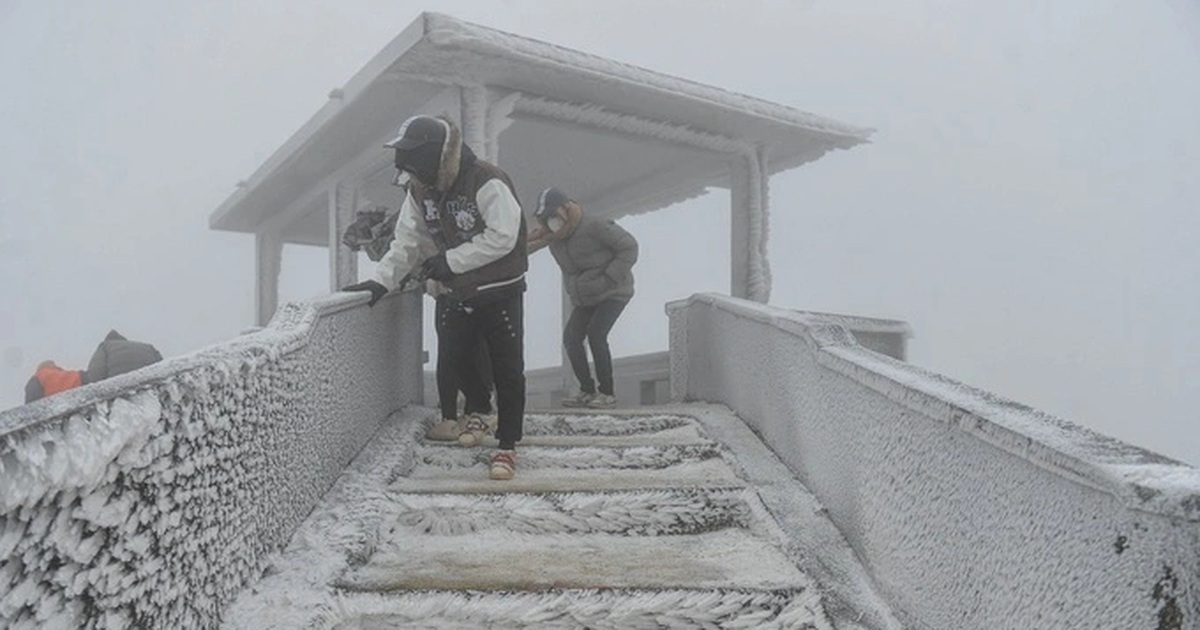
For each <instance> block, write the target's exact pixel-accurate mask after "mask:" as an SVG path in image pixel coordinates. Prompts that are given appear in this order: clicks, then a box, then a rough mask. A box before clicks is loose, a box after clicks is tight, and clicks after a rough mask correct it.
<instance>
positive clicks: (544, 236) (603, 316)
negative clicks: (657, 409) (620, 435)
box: [527, 187, 638, 409]
mask: <svg viewBox="0 0 1200 630" xmlns="http://www.w3.org/2000/svg"><path fill="white" fill-rule="evenodd" d="M534 216H535V218H537V220H538V226H537V227H536V228H534V230H533V231H532V232H530V234H529V237H528V239H527V242H528V243H529V251H530V253H533V252H534V251H537V250H538V249H540V248H542V247H549V248H550V253H551V254H552V255H553V256H554V260H555V262H557V263H558V266H559V269H561V270H562V273H563V279H564V282H565V284H566V290H567V295H568V296H569V297H570V299H571V306H572V309H571V316H570V317H569V318H568V320H567V324H566V326H565V327H564V330H563V347H564V348H565V349H566V351H567V358H568V359H569V360H570V362H571V369H572V370H573V371H574V372H575V378H577V379H578V380H579V388H580V392H579V394H578V395H576V396H574V397H570V398H566V399H564V400H563V401H562V404H563V406H565V407H584V406H586V407H593V408H600V409H603V408H610V407H613V406H615V405H616V397H615V396H614V395H613V367H612V352H611V351H610V350H609V347H608V333H609V331H611V330H612V327H613V324H615V323H616V321H617V318H618V317H620V315H621V312H622V311H624V310H625V306H626V305H627V304H628V303H629V300H630V299H632V298H633V265H634V263H636V262H637V258H638V243H637V239H635V238H634V237H633V235H632V234H630V233H629V232H627V231H625V229H624V228H622V227H621V226H619V225H617V224H616V223H614V222H613V221H612V220H610V219H604V218H601V217H596V216H592V215H588V214H587V213H586V212H584V210H583V208H582V207H581V206H580V205H579V204H578V203H577V202H575V201H574V200H573V199H571V198H570V197H568V196H567V195H566V193H564V192H563V191H561V190H559V189H558V188H553V187H552V188H547V189H545V190H544V191H542V194H541V195H539V196H538V204H537V209H536V211H535V212H534ZM585 339H586V340H587V345H588V347H589V348H591V350H592V360H593V361H594V362H595V364H596V377H595V379H594V380H593V378H592V373H591V369H590V367H589V366H588V358H587V353H586V351H585V350H584V347H583V342H584V340H585Z"/></svg>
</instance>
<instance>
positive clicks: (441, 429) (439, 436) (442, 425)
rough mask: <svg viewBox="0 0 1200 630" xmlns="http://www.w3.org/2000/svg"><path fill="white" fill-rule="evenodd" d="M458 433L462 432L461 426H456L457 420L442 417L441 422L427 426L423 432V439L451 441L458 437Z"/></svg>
mask: <svg viewBox="0 0 1200 630" xmlns="http://www.w3.org/2000/svg"><path fill="white" fill-rule="evenodd" d="M459 433H462V428H461V427H459V426H458V420H450V419H447V418H443V419H442V421H441V422H438V423H436V424H434V425H433V426H431V427H429V430H428V431H426V432H425V439H427V440H433V441H435V442H453V441H455V440H457V439H458V434H459Z"/></svg>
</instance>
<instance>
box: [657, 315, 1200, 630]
mask: <svg viewBox="0 0 1200 630" xmlns="http://www.w3.org/2000/svg"><path fill="white" fill-rule="evenodd" d="M668 312H669V314H670V317H671V372H672V394H673V396H675V397H677V398H680V399H688V400H708V401H713V402H720V403H724V404H726V405H728V406H729V407H731V408H732V409H733V410H734V411H735V412H736V413H737V414H738V415H739V416H740V417H741V418H742V419H743V420H745V421H746V422H747V424H749V425H750V426H751V427H752V428H753V429H754V430H755V431H756V432H758V433H759V434H760V435H761V436H762V437H763V439H764V441H765V442H766V443H767V444H768V445H769V446H770V447H771V448H772V449H773V450H774V451H775V452H776V453H777V454H778V455H779V456H780V458H781V459H783V460H784V461H785V462H786V463H787V464H788V466H789V467H790V468H791V469H792V470H793V471H795V472H796V474H797V475H798V476H799V477H800V479H801V480H802V481H803V482H804V483H805V485H806V486H807V487H808V488H809V489H810V490H812V491H813V493H814V494H815V495H816V496H817V497H818V499H819V500H820V501H821V503H822V504H823V505H824V506H825V507H826V508H827V509H828V510H829V514H830V517H831V518H832V519H833V521H834V522H835V523H836V524H837V525H838V527H839V528H840V529H841V531H842V532H843V533H844V534H845V535H846V537H847V538H848V539H849V540H850V542H851V544H852V545H853V546H854V547H855V549H856V550H857V551H858V553H859V554H860V556H861V557H862V558H863V560H864V562H865V563H866V565H867V568H868V570H869V571H870V572H871V574H872V577H873V579H874V581H875V582H876V584H878V585H879V587H880V588H881V590H882V592H883V593H884V595H885V596H887V597H888V599H889V602H890V603H891V604H892V606H893V607H894V609H895V610H896V612H897V613H898V614H900V615H901V617H902V618H903V619H904V620H905V622H906V625H913V626H916V627H933V628H965V627H971V628H1068V627H1069V628H1191V627H1197V624H1200V471H1198V470H1197V469H1195V468H1192V467H1189V466H1186V465H1184V464H1181V463H1178V462H1174V461H1172V460H1169V459H1167V458H1165V457H1162V456H1160V455H1157V454H1155V453H1151V452H1148V451H1145V450H1142V449H1139V448H1136V447H1133V446H1130V445H1127V444H1123V443H1121V442H1119V441H1117V440H1115V439H1112V438H1109V437H1106V436H1102V435H1099V434H1096V433H1094V432H1092V431H1089V430H1087V429H1084V428H1081V427H1078V426H1075V425H1072V424H1070V423H1068V422H1066V421H1064V420H1061V419H1059V418H1055V417H1053V416H1050V415H1048V414H1045V413H1043V412H1039V411H1037V410H1034V409H1031V408H1029V407H1027V406H1024V405H1020V404H1017V403H1014V402H1011V401H1007V400H1004V399H1001V398H999V397H997V396H995V395H992V394H989V393H987V392H984V391H980V390H977V389H974V388H971V387H968V386H965V385H963V384H961V383H957V382H954V381H952V380H951V379H948V378H946V377H943V376H940V375H937V374H933V373H930V372H928V371H925V370H922V369H920V368H917V367H915V366H912V365H908V364H905V363H901V362H899V361H895V360H892V359H890V358H888V357H884V356H882V355H879V354H876V353H873V352H870V351H868V350H866V349H864V348H862V347H860V346H859V345H857V344H856V343H855V342H854V339H853V337H852V336H851V335H850V333H849V332H848V331H847V330H846V329H845V328H843V327H841V326H839V325H837V324H835V323H830V322H829V321H825V320H823V319H821V318H813V317H810V316H807V315H805V314H801V313H795V312H792V311H785V310H783V309H778V308H773V307H770V306H765V305H761V304H755V303H752V302H747V301H744V300H737V299H734V298H728V297H723V296H716V295H698V296H693V297H692V298H690V299H688V300H683V301H679V302H675V303H672V304H671V305H669V306H668Z"/></svg>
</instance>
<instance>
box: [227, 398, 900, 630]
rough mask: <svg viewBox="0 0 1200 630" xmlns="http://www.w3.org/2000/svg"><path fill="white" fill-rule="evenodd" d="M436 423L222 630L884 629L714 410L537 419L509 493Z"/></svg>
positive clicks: (413, 431) (334, 499) (815, 532)
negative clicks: (434, 431)
mask: <svg viewBox="0 0 1200 630" xmlns="http://www.w3.org/2000/svg"><path fill="white" fill-rule="evenodd" d="M428 413H429V412H428V410H423V409H410V410H406V411H405V412H403V413H400V414H397V415H396V417H395V418H394V419H393V421H392V422H390V423H389V424H388V425H387V426H386V427H385V428H384V429H383V430H381V432H380V435H379V436H378V438H377V439H376V440H374V441H373V442H372V443H371V444H370V445H369V446H368V447H367V448H366V449H365V450H364V452H363V453H362V454H361V455H360V456H359V457H358V458H357V459H356V460H355V462H354V463H353V464H352V465H351V466H350V467H349V468H348V470H347V471H346V473H345V474H344V475H343V476H342V478H341V479H340V480H339V482H338V484H337V485H336V486H335V487H334V488H333V490H331V491H330V492H329V493H328V495H327V496H326V498H325V500H324V501H323V502H322V504H321V505H320V506H318V508H317V509H316V510H314V512H313V513H312V515H310V517H309V518H308V520H307V521H306V522H305V523H304V525H302V526H301V528H300V529H299V530H298V531H297V533H296V535H295V536H294V537H293V539H292V541H291V543H290V545H289V546H288V548H287V549H286V550H285V551H284V552H283V553H281V554H279V556H278V557H276V558H274V559H273V562H272V563H271V567H270V568H269V569H268V571H267V573H266V575H265V576H264V577H263V579H262V580H260V582H259V583H257V584H255V585H253V586H252V587H250V588H248V589H247V590H246V591H245V592H244V593H243V594H242V596H241V597H240V598H239V599H238V600H237V601H236V602H235V603H234V604H233V605H232V606H231V607H230V609H229V610H228V611H227V613H226V616H225V617H226V625H227V626H228V627H231V628H337V629H345V630H349V629H355V628H364V629H365V628H396V627H420V628H479V627H494V628H612V629H628V628H819V629H827V628H830V629H831V628H862V627H885V626H890V624H888V623H884V622H886V620H887V618H888V617H890V615H889V614H888V613H887V611H886V609H885V608H883V607H882V606H880V605H879V604H878V602H877V599H876V598H874V597H873V596H872V595H871V594H870V593H869V592H867V591H865V590H864V589H863V588H862V586H861V584H859V582H862V575H861V573H860V571H861V569H859V568H857V563H856V562H855V560H854V558H853V554H852V553H851V552H850V551H849V549H848V547H846V546H845V542H844V541H843V540H842V539H841V537H840V535H839V534H837V532H836V530H835V529H833V526H832V524H830V523H829V522H828V521H827V520H826V519H824V518H823V517H822V510H821V508H820V506H819V505H817V504H816V503H815V501H814V500H812V498H811V496H808V495H807V493H805V492H804V491H803V487H802V486H801V485H800V484H799V483H798V482H797V481H796V480H795V479H794V478H792V477H791V476H790V475H788V473H787V471H786V469H783V468H782V465H781V464H779V462H778V460H775V459H774V458H773V456H771V455H770V453H769V451H767V450H766V449H765V448H763V447H762V445H761V442H759V441H758V440H757V439H756V438H755V437H754V435H753V434H752V433H750V432H749V430H748V429H746V427H745V425H744V424H742V423H741V422H740V421H739V420H738V419H737V418H735V417H733V416H732V415H731V414H729V413H728V411H723V408H719V407H712V406H682V407H675V408H670V409H667V410H663V411H650V412H647V411H646V410H644V409H643V410H640V411H638V412H632V411H629V412H606V413H597V412H593V413H588V412H580V413H572V414H562V413H531V414H529V415H528V416H527V418H526V430H525V439H524V440H523V441H522V443H521V445H520V446H519V447H518V462H517V466H518V469H517V470H518V472H517V477H516V478H515V479H514V480H512V481H509V482H502V481H491V480H489V479H488V478H487V458H488V455H489V454H490V452H491V447H494V441H492V443H491V444H488V443H485V444H484V445H483V446H481V447H478V448H463V447H460V446H458V445H457V444H445V443H436V442H427V441H425V440H424V439H423V434H424V429H425V426H426V423H427V420H426V418H428ZM714 433H717V434H723V435H714ZM722 437H723V438H724V439H721V438H722ZM747 448H749V449H751V450H754V451H755V452H753V453H748V452H742V453H739V451H746V449H747ZM739 456H740V457H748V458H753V460H754V463H753V464H752V465H750V466H742V465H741V464H740V463H739ZM764 467H765V468H764ZM785 532H791V533H790V534H789V533H785ZM814 546H817V547H820V549H819V553H816V551H817V550H814V549H813V547H814ZM806 570H810V571H812V572H814V573H816V574H817V575H816V577H817V578H818V579H820V580H822V583H820V584H818V582H817V581H816V580H814V577H813V576H810V575H809V573H806ZM873 619H875V620H880V622H877V623H871V621H872V620H873Z"/></svg>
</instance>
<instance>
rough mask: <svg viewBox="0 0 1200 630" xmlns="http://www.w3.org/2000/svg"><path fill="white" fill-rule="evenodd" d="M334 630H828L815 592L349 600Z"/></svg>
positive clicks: (440, 594) (410, 595)
mask: <svg viewBox="0 0 1200 630" xmlns="http://www.w3.org/2000/svg"><path fill="white" fill-rule="evenodd" d="M322 617H323V618H322V619H321V626H320V627H329V628H332V629H333V630H384V629H388V630H390V629H392V628H409V627H421V628H485V627H499V628H520V629H526V628H528V629H534V628H536V629H538V630H558V629H567V628H570V629H576V628H590V629H592V630H640V629H647V630H650V629H658V628H707V629H718V628H728V629H739V628H740V629H746V630H749V629H752V628H753V629H761V630H771V629H784V628H786V629H788V630H805V629H809V630H828V629H829V628H831V626H830V624H829V622H828V620H827V618H826V616H825V614H824V612H823V610H822V607H821V600H820V598H819V596H818V595H817V594H816V593H815V592H814V591H813V590H812V589H807V590H803V591H797V590H791V589H787V590H777V591H760V590H742V589H722V590H719V591H708V590H684V589H663V590H653V591H646V590H626V589H565V590H552V591H542V592H519V593H500V592H470V593H462V592H454V591H423V592H405V591H402V592H397V593H389V594H384V595H376V594H373V593H372V594H348V595H343V596H342V597H340V598H339V599H338V603H337V606H336V607H330V609H329V610H328V611H325V612H324V614H323V615H322Z"/></svg>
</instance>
